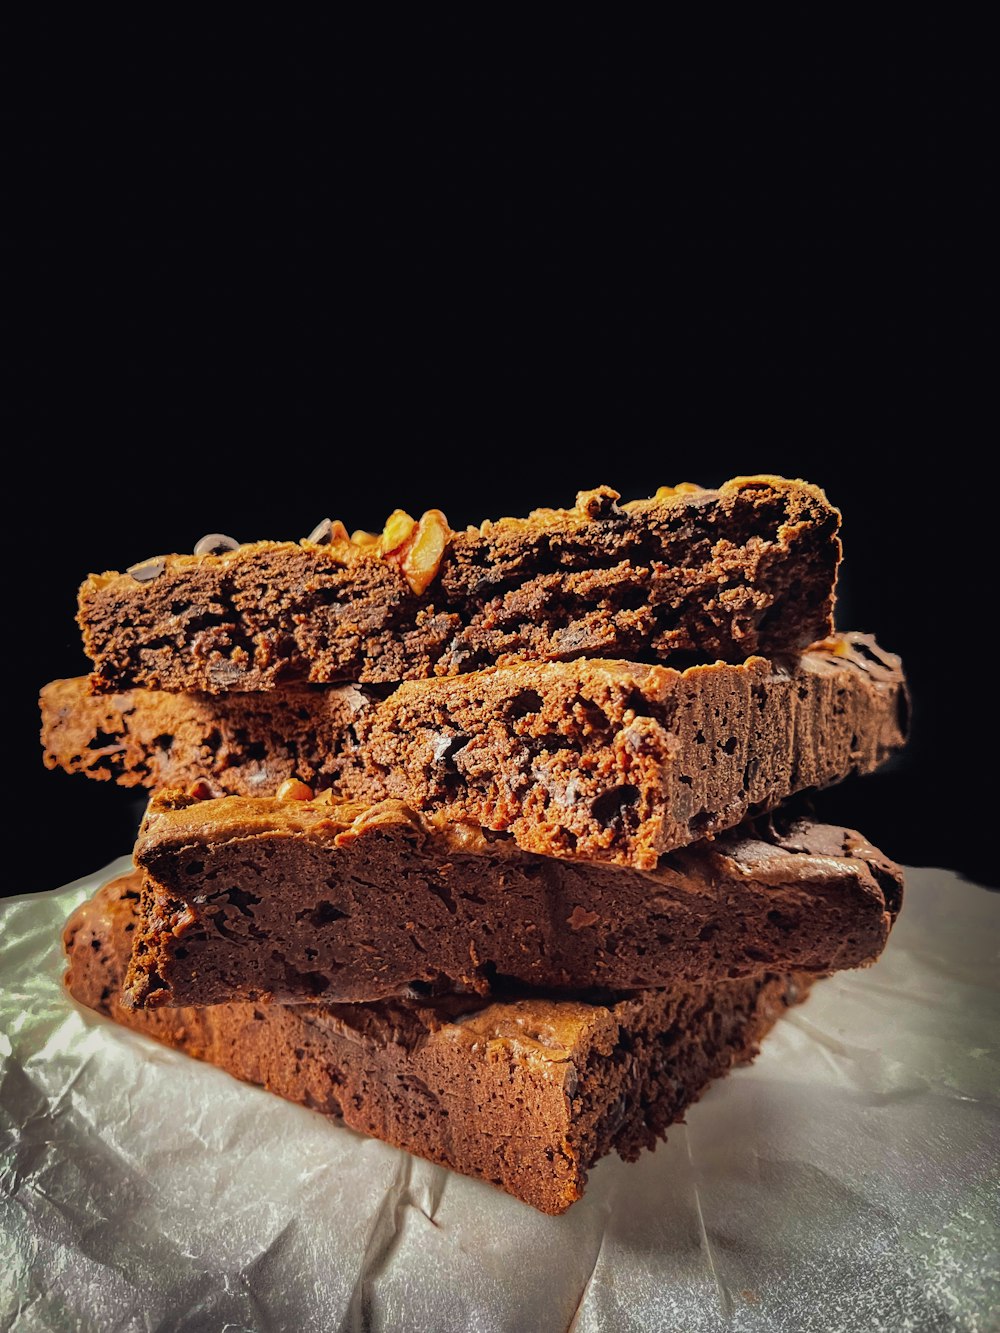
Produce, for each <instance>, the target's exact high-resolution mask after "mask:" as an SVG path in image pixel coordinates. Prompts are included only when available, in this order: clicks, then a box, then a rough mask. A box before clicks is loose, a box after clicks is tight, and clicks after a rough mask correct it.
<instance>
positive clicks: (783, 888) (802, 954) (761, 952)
mask: <svg viewBox="0 0 1000 1333" xmlns="http://www.w3.org/2000/svg"><path fill="white" fill-rule="evenodd" d="M135 858H136V864H137V865H138V866H139V867H141V868H142V869H143V870H144V871H145V884H144V891H143V897H142V907H141V910H140V912H139V915H138V918H137V920H138V924H137V928H136V931H135V947H134V952H133V957H132V963H131V967H130V969H129V972H128V977H127V980H126V985H125V997H126V1002H127V1003H130V1004H133V1005H145V1006H149V1007H155V1006H159V1005H186V1004H219V1003H222V1002H225V1001H230V1000H259V999H264V1000H278V1001H285V1002H288V1001H292V1002H295V1001H303V1000H310V999H317V998H323V999H328V1000H334V1001H341V1002H344V1001H348V1002H350V1001H359V1000H360V1001H370V1000H379V999H383V998H386V997H390V996H395V995H400V994H410V995H413V994H420V993H422V994H424V995H427V994H431V993H437V992H439V991H454V990H460V991H461V990H466V991H467V990H472V991H479V992H481V993H484V994H488V993H490V992H491V991H493V990H495V989H496V988H497V987H500V988H503V987H504V986H509V985H510V984H514V985H516V986H518V987H521V988H523V987H525V986H529V987H534V988H546V989H552V990H572V991H576V992H579V991H581V990H587V989H589V988H591V987H599V988H603V989H608V990H616V991H621V990H631V989H641V988H643V987H656V986H666V987H671V986H676V985H677V984H678V982H680V981H685V980H686V981H699V982H701V981H712V980H719V979H723V980H724V979H728V978H732V977H739V976H748V975H754V974H759V973H760V972H761V971H764V970H766V969H769V970H771V971H780V972H789V971H796V970H802V971H809V972H832V971H835V970H837V969H840V968H849V967H860V966H863V965H864V964H866V963H871V962H873V961H874V960H875V959H876V958H877V957H878V955H879V954H880V953H881V951H882V949H883V947H884V945H885V942H886V939H887V938H888V934H889V930H890V928H891V925H892V922H893V920H894V919H895V916H896V913H897V912H898V910H899V905H900V899H901V897H902V872H901V871H900V869H899V867H898V866H895V865H893V863H892V862H891V861H889V860H888V859H887V858H886V857H884V856H883V855H882V854H881V853H880V852H879V851H878V850H877V849H875V848H874V847H871V846H870V845H869V844H868V843H867V842H866V840H865V839H864V838H863V837H862V836H861V835H860V834H858V833H855V832H853V831H852V830H850V829H842V828H834V827H831V826H829V825H824V824H818V823H816V822H814V821H812V820H808V819H798V820H787V821H785V820H784V819H782V820H780V821H779V820H778V819H777V818H774V819H771V818H767V817H762V818H761V819H759V820H758V821H757V823H756V825H749V826H743V827H742V828H740V829H738V830H736V831H734V832H731V833H726V834H723V835H722V836H721V837H720V838H719V839H718V840H717V841H716V842H701V843H698V844H696V845H695V846H693V847H689V848H685V849H683V850H681V851H675V852H671V853H669V854H668V855H667V856H666V857H664V858H663V860H662V862H661V863H660V865H659V867H658V868H657V869H656V870H653V871H641V870H631V869H627V868H624V867H618V866H608V865H603V864H600V863H591V862H585V861H568V860H558V859H556V858H553V857H542V856H534V855H531V854H530V853H526V852H522V851H520V850H519V849H518V848H517V846H516V845H515V844H514V843H513V842H512V841H511V840H510V839H509V838H506V837H504V836H502V835H496V834H485V833H483V832H482V831H481V830H479V829H475V828H472V827H469V826H462V825H452V824H442V825H440V826H436V825H435V824H433V823H432V822H430V821H429V820H427V819H424V818H421V817H420V816H419V815H416V814H414V813H413V812H412V811H410V810H409V809H408V808H407V807H406V806H404V805H402V804H401V803H400V802H398V801H382V802H380V803H378V804H376V805H374V806H359V805H358V804H357V803H347V804H342V803H337V802H334V801H331V800H330V799H329V797H328V794H325V795H324V796H321V797H320V798H319V799H318V800H293V799H288V800H278V799H275V798H273V797H272V798H256V799H254V798H247V797H240V796H227V797H224V798H222V799H221V800H204V801H199V800H198V799H196V798H194V797H190V796H185V795H184V794H183V793H181V792H163V793H160V794H159V795H157V796H154V797H153V799H152V802H151V804H150V808H149V811H148V813H147V815H146V818H145V820H144V822H143V826H142V829H141V831H140V834H139V841H138V843H137V844H136V849H135Z"/></svg>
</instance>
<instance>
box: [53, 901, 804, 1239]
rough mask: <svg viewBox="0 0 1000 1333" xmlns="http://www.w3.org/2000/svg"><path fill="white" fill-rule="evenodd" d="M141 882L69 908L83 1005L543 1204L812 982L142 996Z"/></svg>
mask: <svg viewBox="0 0 1000 1333" xmlns="http://www.w3.org/2000/svg"><path fill="white" fill-rule="evenodd" d="M138 896H139V891H138V883H137V877H132V876H129V877H126V878H124V879H120V880H116V881H113V882H112V883H111V884H108V885H106V886H105V888H104V889H102V890H101V891H100V893H98V894H97V896H96V897H95V898H94V899H92V900H91V901H90V902H88V903H85V904H83V906H82V907H80V908H78V909H77V910H76V912H74V914H73V916H72V917H71V918H70V920H69V922H68V924H67V926H66V931H65V936H64V940H65V946H66V952H67V954H68V955H69V969H68V971H67V974H66V985H67V987H68V989H69V991H70V993H71V994H72V995H73V996H74V998H75V999H77V1000H78V1001H79V1002H80V1003H81V1004H84V1005H87V1006H89V1007H90V1008H92V1009H96V1010H97V1011H98V1012H100V1013H103V1014H106V1015H107V1016H108V1017H110V1018H112V1019H113V1020H114V1021H115V1022H117V1023H121V1024H123V1025H124V1026H126V1027H130V1028H134V1029H136V1030H137V1031H140V1032H144V1033H146V1034H147V1035H149V1036H151V1037H155V1038H157V1039H158V1040H159V1041H162V1042H165V1043H167V1045H170V1046H174V1047H177V1048H178V1049H180V1050H182V1051H185V1052H187V1054H189V1055H192V1056H194V1057H195V1058H197V1059H200V1060H207V1061H208V1062H210V1063H211V1064H214V1065H217V1066H219V1068H221V1069H225V1070H227V1071H228V1072H229V1073H231V1074H234V1075H235V1076H236V1077H237V1078H240V1079H243V1080H245V1081H246V1082H249V1083H256V1084H260V1085H262V1086H264V1087H265V1088H267V1089H268V1090H269V1091H271V1092H275V1093H277V1094H278V1095H279V1096H281V1097H285V1098H287V1099H288V1100H289V1101H293V1102H300V1103H302V1104H303V1105H305V1106H310V1107H313V1108H314V1109H316V1110H319V1111H323V1112H325V1113H326V1114H328V1115H333V1116H340V1117H342V1118H343V1120H344V1121H345V1122H346V1123H347V1124H348V1125H350V1126H351V1128H352V1129H356V1130H360V1131H361V1132H362V1133H364V1134H370V1135H373V1136H374V1137H376V1138H380V1139H384V1140H385V1141H386V1142H388V1143H392V1144H395V1145H396V1146H397V1147H400V1148H405V1149H406V1150H407V1151H408V1152H413V1153H417V1154H419V1155H420V1156H422V1157H427V1158H429V1159H430V1160H431V1161H432V1162H438V1163H440V1164H441V1165H443V1166H447V1167H449V1168H451V1170H453V1171H460V1172H462V1173H464V1174H465V1175H470V1176H476V1177H479V1178H480V1179H481V1180H486V1181H489V1182H490V1183H492V1184H494V1185H497V1186H499V1187H500V1188H501V1189H503V1190H506V1191H507V1192H508V1193H509V1194H512V1195H514V1197H515V1198H518V1199H523V1200H524V1201H525V1202H526V1203H530V1204H532V1205H533V1206H534V1207H535V1208H539V1209H541V1210H542V1211H543V1212H546V1213H561V1212H564V1211H565V1210H566V1209H567V1208H568V1207H569V1206H570V1205H571V1204H572V1203H574V1202H575V1201H576V1200H577V1199H579V1198H580V1196H581V1194H582V1193H583V1189H584V1186H585V1184H586V1179H587V1171H588V1169H589V1168H590V1167H591V1166H592V1165H593V1163H594V1162H596V1161H597V1159H598V1158H600V1157H602V1156H604V1155H605V1154H606V1153H608V1152H611V1151H612V1150H615V1151H617V1152H618V1153H619V1154H620V1155H621V1156H622V1157H623V1158H625V1159H626V1160H627V1161H634V1160H635V1159H636V1158H637V1157H638V1156H639V1154H640V1152H641V1151H642V1149H643V1148H652V1147H655V1144H656V1141H657V1139H658V1138H662V1137H663V1136H664V1134H665V1132H666V1130H667V1129H668V1127H669V1126H670V1125H671V1124H673V1123H674V1122H675V1121H677V1120H679V1119H680V1118H681V1117H682V1116H683V1114H684V1111H685V1109H686V1108H687V1107H688V1106H689V1105H690V1104H691V1103H692V1102H694V1101H695V1100H697V1098H698V1097H699V1096H700V1094H701V1093H702V1092H703V1090H704V1088H705V1086H706V1084H707V1083H708V1082H709V1081H710V1080H711V1079H713V1078H717V1077H719V1076H720V1075H722V1074H725V1073H726V1072H727V1071H728V1070H729V1068H730V1067H731V1066H732V1065H733V1064H736V1063H739V1062H742V1061H746V1060H750V1059H752V1058H753V1057H754V1055H756V1053H757V1049H758V1043H759V1042H760V1040H761V1039H762V1037H763V1036H764V1035H765V1033H766V1032H767V1031H768V1030H769V1029H770V1028H771V1027H772V1026H773V1024H774V1022H775V1021H776V1019H777V1018H778V1017H780V1015H781V1014H782V1012H783V1011H784V1009H785V1008H786V1007H787V1006H788V1005H789V1004H792V1003H795V1002H796V1001H797V1000H800V999H802V998H803V996H804V994H805V992H806V991H807V990H808V986H809V979H808V978H799V977H795V976H792V977H782V976H771V975H768V976H763V977H757V978H754V979H751V980H746V981H730V982H722V983H719V984H717V985H715V986H704V985H702V986H693V987H690V988H686V989H675V990H660V991H644V992H641V993H640V994H638V995H635V996H633V997H631V998H628V999H625V1000H619V1001H617V1002H615V1001H609V1002H608V1003H605V1004H601V1003H585V1002H583V1001H580V1000H560V1001H554V1000H551V999H512V1000H510V1001H508V1002H505V1003H492V1004H489V1005H486V1006H484V1007H479V1006H481V1002H479V1005H476V1002H474V1001H469V1000H466V1001H465V1002H464V1003H463V1002H462V1001H457V1000H454V999H453V1000H450V1001H448V1002H447V1004H445V1005H441V1004H438V1005H430V1004H425V1005H421V1006H406V1005H403V1004H401V1003H399V1002H395V1003H382V1004H373V1005H360V1004H353V1005H333V1004H327V1003H322V1002H317V1003H313V1004H304V1005H287V1006H286V1005H278V1004H267V1005H260V1006H258V1005H254V1004H226V1005H215V1006H212V1007H209V1008H199V1009H194V1008H191V1009H154V1010H131V1009H126V1008H125V1007H123V1005H122V1004H121V1001H120V988H121V983H122V976H123V973H124V970H125V966H126V963H127V961H128V956H129V948H130V943H131V936H132V933H133V930H134V924H135V911H136V909H137V906H138ZM473 1006H475V1007H473ZM463 1008H464V1009H465V1012H461V1010H462V1009H463Z"/></svg>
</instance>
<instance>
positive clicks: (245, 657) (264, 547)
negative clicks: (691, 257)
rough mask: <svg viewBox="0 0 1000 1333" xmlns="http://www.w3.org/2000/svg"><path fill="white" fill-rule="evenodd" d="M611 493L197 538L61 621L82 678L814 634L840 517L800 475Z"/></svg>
mask: <svg viewBox="0 0 1000 1333" xmlns="http://www.w3.org/2000/svg"><path fill="white" fill-rule="evenodd" d="M618 501H619V496H618V494H617V493H616V492H615V491H612V490H610V489H608V488H607V487H601V488H599V489H598V490H595V491H586V492H581V493H580V495H578V497H577V502H576V506H575V507H574V508H573V509H542V510H537V511H535V513H533V514H532V515H531V516H530V517H529V518H526V519H500V520H499V521H498V522H493V523H484V524H483V525H482V526H481V527H480V528H468V529H466V530H465V531H464V532H452V531H451V530H450V528H448V526H447V522H446V520H445V519H444V516H443V515H442V514H441V513H440V512H439V511H437V510H433V511H430V512H429V513H427V514H425V515H424V516H423V518H422V519H421V520H420V522H419V523H416V522H415V521H414V520H413V519H411V518H409V517H408V516H407V515H405V514H402V513H401V512H400V511H398V510H397V511H396V513H395V514H393V515H392V516H391V517H390V519H389V521H388V523H387V524H386V528H385V531H384V532H383V534H382V536H381V537H374V536H371V535H369V534H366V533H357V534H355V537H354V538H349V537H348V536H347V533H346V530H345V529H344V528H343V525H342V524H340V523H334V524H331V523H329V522H327V523H325V524H322V525H320V528H319V529H318V530H317V531H316V532H314V533H313V534H312V540H310V539H304V540H303V541H301V542H298V543H296V542H254V543H251V544H249V545H244V546H236V544H235V543H234V542H231V541H230V540H229V539H227V538H219V539H218V540H217V541H214V542H213V540H211V539H210V540H208V541H207V543H206V542H200V543H199V549H204V548H205V547H206V546H207V547H208V548H210V549H208V550H207V551H206V553H205V554H196V555H189V556H185V555H169V556H163V557H157V558H155V559H153V560H147V561H145V562H143V563H142V564H140V565H137V566H132V568H131V570H129V571H127V572H125V573H122V574H119V573H116V572H110V573H106V574H100V575H91V576H90V578H88V579H87V581H86V582H85V583H84V584H83V586H82V588H81V589H80V606H79V617H78V619H79V622H80V626H81V628H82V630H83V638H84V647H85V649H86V651H87V654H88V656H89V657H90V658H91V659H92V660H93V663H94V675H93V678H92V679H93V684H94V687H95V689H97V690H106V691H114V690H121V689H125V688H131V687H134V686H137V685H143V686H150V687H153V688H156V689H164V690H173V691H178V690H200V691H209V692H212V693H218V692H225V691H227V690H241V691H256V690H270V689H273V688H274V687H275V686H276V685H278V684H279V683H281V682H285V681H291V680H301V681H313V682H323V683H325V682H330V681H345V680H350V681H361V682H393V681H399V680H411V679H421V678H424V677H427V676H434V675H439V676H440V675H455V674H459V673H464V672H468V671H475V670H477V669H478V668H480V667H483V666H486V665H490V664H493V663H495V662H498V661H502V660H504V659H506V658H509V657H515V658H518V659H521V658H535V659H542V660H546V659H560V660H561V659H569V658H576V657H586V656H590V657H593V656H601V657H630V658H637V659H642V658H647V659H649V660H654V661H655V660H660V659H664V658H669V657H670V656H671V655H672V654H676V653H696V654H697V655H698V656H699V657H701V658H708V659H710V660H711V659H713V658H716V657H718V658H722V659H724V660H726V661H736V662H740V661H742V660H743V659H744V658H745V657H747V656H749V655H751V654H753V653H763V654H767V655H773V654H775V653H787V652H796V651H798V650H800V649H801V648H803V647H805V646H806V645H807V644H809V643H811V642H812V641H813V640H815V639H819V638H822V636H823V635H824V634H828V633H829V632H830V630H831V629H832V620H831V614H832V607H833V595H834V584H835V581H836V574H837V564H838V561H839V558H840V540H839V538H838V536H837V531H838V527H839V523H840V515H839V513H838V512H837V510H836V509H834V508H833V507H832V506H831V505H830V504H829V502H828V501H827V499H826V497H825V496H824V494H823V492H822V491H820V490H818V489H817V488H816V487H815V486H810V485H809V484H808V483H806V482H801V481H786V480H784V479H783V478H781V477H740V478H737V479H736V480H734V481H729V482H726V483H725V485H724V486H722V487H721V488H720V489H719V490H703V489H701V488H700V487H696V486H689V485H685V486H680V487H669V486H667V487H662V488H661V489H660V491H658V492H657V494H656V495H655V496H654V497H653V498H652V499H650V500H639V501H633V502H631V503H627V504H619V503H618ZM226 547H232V548H234V549H225V548H226ZM215 552H217V553H215Z"/></svg>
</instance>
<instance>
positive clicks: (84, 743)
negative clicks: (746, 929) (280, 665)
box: [41, 634, 908, 869]
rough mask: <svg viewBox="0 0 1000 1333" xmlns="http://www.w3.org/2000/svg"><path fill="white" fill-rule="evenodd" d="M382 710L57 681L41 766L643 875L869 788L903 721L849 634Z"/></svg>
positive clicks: (414, 698) (569, 673) (884, 667)
mask: <svg viewBox="0 0 1000 1333" xmlns="http://www.w3.org/2000/svg"><path fill="white" fill-rule="evenodd" d="M383 693H384V692H383V691H378V690H374V689H365V688H360V687H355V686H351V687H348V688H346V689H308V688H305V687H300V688H284V689H281V690H274V691H272V692H270V693H268V694H244V695H224V696H212V695H207V694H179V695H178V694H168V693H165V692H150V691H140V690H133V691H130V692H127V693H125V694H121V695H106V696H92V695H89V694H88V692H87V686H86V682H85V681H84V680H77V681H54V682H53V683H52V684H51V685H48V686H46V688H45V690H44V691H43V692H42V700H41V706H42V719H43V729H42V740H43V744H44V746H45V748H46V755H45V761H46V763H47V764H48V765H49V767H50V768H51V767H57V766H58V767H62V768H64V769H67V770H68V771H71V772H84V773H87V774H88V775H89V776H93V777H98V778H114V779H115V780H116V781H118V782H120V783H122V784H124V785H126V786H131V785H142V786H147V787H152V788H156V787H159V786H164V785H172V786H189V785H190V784H191V783H193V782H195V781H197V780H198V779H201V778H205V779H208V781H209V783H210V784H211V786H212V788H213V790H214V791H215V792H217V793H218V794H219V795H223V794H226V793H231V794H234V795H250V796H263V795H268V794H273V793H274V792H276V791H277V789H278V787H279V786H280V785H281V783H282V782H283V781H285V780H287V779H289V778H297V779H299V780H300V781H303V782H305V783H307V784H309V785H311V786H313V787H314V788H316V789H319V788H330V789H332V790H333V791H334V792H336V793H337V795H338V796H340V797H342V798H345V799H355V798H356V799H360V800H365V801H368V802H374V801H377V800H380V799H382V798H384V797H394V798H396V799H398V800H401V801H405V802H406V803H407V804H408V805H410V806H411V807H413V808H414V809H418V810H421V811H422V812H424V813H427V814H434V815H440V816H441V817H442V818H443V819H449V820H453V821H458V822H466V823H469V822H471V823H474V824H479V825H482V826H484V827H487V828H491V829H494V830H497V831H501V832H503V831H508V832H510V833H511V834H512V835H513V837H514V839H515V841H516V842H517V843H518V845H519V846H521V847H522V848H524V849H525V850H527V851H533V852H538V853H540V854H542V855H548V856H577V857H588V858H592V859H604V860H608V861H614V862H617V863H619V864H622V865H633V866H636V867H639V868H643V869H651V868H652V867H653V866H655V865H656V863H657V861H658V860H659V858H660V856H661V855H662V854H663V853H664V852H666V851H669V850H671V849H672V848H675V847H680V846H685V845H686V844H688V843H690V842H692V841H695V840H697V839H698V838H701V837H704V836H706V835H711V834H714V833H717V832H721V831H722V830H724V829H726V828H732V827H733V826H735V825H736V824H738V823H739V822H740V821H741V820H742V819H744V818H745V817H746V815H747V814H748V813H751V812H753V811H754V810H760V809H765V808H768V807H771V806H774V805H776V804H777V803H778V802H779V801H781V800H784V799H785V798H786V797H788V796H790V795H792V794H794V793H795V792H797V791H802V790H804V789H806V788H812V787H824V786H827V785H828V784H830V783H833V782H838V781H840V780H841V779H842V778H845V777H847V776H849V775H850V774H852V773H867V772H871V771H872V770H873V769H875V768H877V767H878V766H879V764H881V763H882V762H883V761H884V760H885V759H886V758H888V757H889V756H890V755H891V754H892V753H894V752H895V751H896V750H897V749H898V748H899V747H900V746H902V744H903V743H904V741H905V739H906V729H907V710H908V704H907V692H906V684H905V680H904V677H903V671H902V667H901V665H900V661H899V658H898V657H895V656H893V655H892V654H891V653H886V652H884V651H883V650H882V649H881V648H879V647H878V645H877V644H876V643H875V641H874V639H872V638H871V637H870V636H869V635H863V634H845V635H836V636H833V637H832V638H830V639H828V640H826V641H824V643H822V644H819V645H815V646H814V647H813V648H812V649H811V650H810V651H809V652H808V653H806V654H804V655H803V656H801V657H799V658H797V659H792V660H790V661H788V662H774V663H772V662H768V661H766V660H764V659H763V658H751V659H750V660H749V661H747V662H745V663H743V664H741V665H738V666H737V665H727V664H723V663H716V664H713V665H706V666H695V667H689V668H688V669H686V670H684V671H677V670H674V669H673V668H670V667H658V666H647V665H642V664H638V663H634V662H619V661H591V660H581V661H575V662H524V663H519V664H510V665H508V666H503V667H495V668H491V669H487V670H484V671H478V672H473V673H471V674H469V675H466V676H461V677H455V678H451V679H442V680H435V681H411V682H406V683H404V684H403V685H401V686H399V687H398V688H397V689H395V690H393V691H391V692H390V693H389V694H388V695H387V696H386V697H381V696H382V694H383Z"/></svg>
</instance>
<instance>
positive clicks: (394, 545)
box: [379, 509, 417, 555]
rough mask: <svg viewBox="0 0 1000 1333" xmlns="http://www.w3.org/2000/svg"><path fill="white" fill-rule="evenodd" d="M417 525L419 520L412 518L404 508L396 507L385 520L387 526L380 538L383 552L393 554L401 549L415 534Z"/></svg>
mask: <svg viewBox="0 0 1000 1333" xmlns="http://www.w3.org/2000/svg"><path fill="white" fill-rule="evenodd" d="M416 526H417V520H416V519H415V518H411V517H410V515H409V514H408V513H407V512H406V511H405V510H404V509H394V510H393V511H392V513H391V514H390V515H389V517H388V518H387V519H386V520H385V527H384V528H383V529H382V536H381V537H380V538H379V546H380V547H381V550H382V554H383V555H392V554H393V553H394V552H396V551H399V550H400V548H401V547H403V546H405V545H406V543H407V542H408V541H409V540H410V538H411V537H412V536H413V532H414V529H415V528H416Z"/></svg>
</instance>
